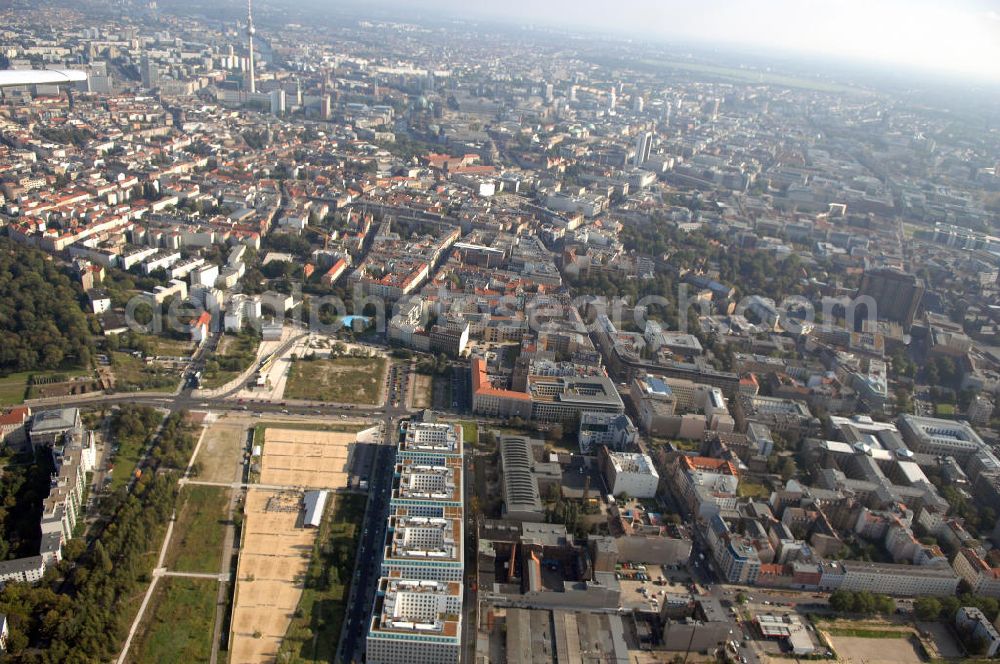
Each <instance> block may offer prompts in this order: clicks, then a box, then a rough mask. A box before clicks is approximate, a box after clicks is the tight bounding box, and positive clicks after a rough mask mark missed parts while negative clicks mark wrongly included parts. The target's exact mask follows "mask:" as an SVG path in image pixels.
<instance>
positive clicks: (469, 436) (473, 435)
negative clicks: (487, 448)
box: [458, 421, 479, 445]
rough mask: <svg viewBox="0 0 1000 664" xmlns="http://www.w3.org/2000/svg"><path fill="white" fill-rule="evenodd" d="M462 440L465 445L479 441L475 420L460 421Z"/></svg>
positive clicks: (477, 426)
mask: <svg viewBox="0 0 1000 664" xmlns="http://www.w3.org/2000/svg"><path fill="white" fill-rule="evenodd" d="M458 424H461V425H462V442H463V443H464V444H466V445H476V444H477V443H479V425H478V424H477V423H475V422H468V421H462V422H459V423H458Z"/></svg>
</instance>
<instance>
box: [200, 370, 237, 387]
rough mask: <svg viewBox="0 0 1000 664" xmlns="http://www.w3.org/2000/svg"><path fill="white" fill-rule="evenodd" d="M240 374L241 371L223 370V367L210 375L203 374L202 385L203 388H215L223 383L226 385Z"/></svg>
mask: <svg viewBox="0 0 1000 664" xmlns="http://www.w3.org/2000/svg"><path fill="white" fill-rule="evenodd" d="M239 375H240V372H239V371H223V370H222V369H219V370H218V371H216V372H215V373H213V374H212V375H210V376H208V375H206V376H202V378H201V387H202V389H206V390H212V389H215V388H216V387H222V386H223V385H225V384H226V383H228V382H229V381H231V380H232V379H234V378H236V377H237V376H239Z"/></svg>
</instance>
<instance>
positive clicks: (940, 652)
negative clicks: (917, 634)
mask: <svg viewBox="0 0 1000 664" xmlns="http://www.w3.org/2000/svg"><path fill="white" fill-rule="evenodd" d="M917 627H918V628H920V630H921V632H922V633H923V632H926V633H927V635H929V639H926V640H925V643H926V641H927V640H929V641H930V642H931V643H933V644H934V647H935V648H936V649H937V655H936V656H937V657H944V658H946V659H957V658H959V657H961V656H962V655H963V654H964V651H963V650H962V647H961V646H960V645H958V643H957V642H956V641H955V637H953V636H952V635H951V632H950V631H949V630H948V628H947V627H946V626H945V624H944V623H941V622H919V623H917ZM932 656H933V655H932Z"/></svg>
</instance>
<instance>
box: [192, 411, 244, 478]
mask: <svg viewBox="0 0 1000 664" xmlns="http://www.w3.org/2000/svg"><path fill="white" fill-rule="evenodd" d="M247 426H248V420H246V419H245V418H241V417H236V418H234V417H224V418H221V419H219V420H217V421H216V422H215V423H214V424H212V425H211V426H210V427H209V429H208V431H206V432H205V437H204V439H202V441H201V448H200V449H199V450H198V457H197V458H196V459H195V463H196V464H197V466H198V479H203V480H209V481H211V482H236V481H239V480H240V478H241V476H242V474H243V470H242V456H243V448H244V445H245V443H246V435H247V434H246V430H247Z"/></svg>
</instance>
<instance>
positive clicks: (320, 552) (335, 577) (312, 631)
mask: <svg viewBox="0 0 1000 664" xmlns="http://www.w3.org/2000/svg"><path fill="white" fill-rule="evenodd" d="M335 501H336V502H335V503H333V504H332V505H330V504H329V503H328V505H327V508H326V513H325V514H324V515H323V523H322V524H321V526H320V530H319V535H318V536H317V537H316V543H315V544H314V545H313V553H312V559H311V560H310V561H309V570H308V571H307V572H306V578H305V589H304V590H303V591H302V598H301V599H300V600H299V605H298V607H297V608H296V610H295V614H294V616H293V617H292V622H291V624H290V625H289V626H288V631H287V632H286V633H285V639H284V641H282V643H281V649H280V650H279V652H278V661H279V662H300V663H302V664H319V663H320V662H324V663H325V662H332V661H333V659H334V656H335V655H336V651H337V641H338V640H339V639H340V628H341V623H343V620H344V609H345V604H346V600H347V596H348V593H349V591H350V581H351V573H352V570H353V568H354V551H355V548H356V547H357V544H358V533H359V528H358V524H360V523H361V521H362V518H363V516H364V513H365V497H364V496H336V498H335Z"/></svg>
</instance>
